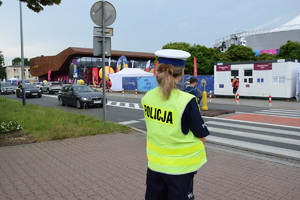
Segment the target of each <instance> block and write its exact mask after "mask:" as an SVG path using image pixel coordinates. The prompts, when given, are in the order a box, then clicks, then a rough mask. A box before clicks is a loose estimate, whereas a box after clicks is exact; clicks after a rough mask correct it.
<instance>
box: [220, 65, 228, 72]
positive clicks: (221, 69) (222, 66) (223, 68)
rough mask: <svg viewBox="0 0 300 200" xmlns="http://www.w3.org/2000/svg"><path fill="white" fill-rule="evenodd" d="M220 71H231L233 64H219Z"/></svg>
mask: <svg viewBox="0 0 300 200" xmlns="http://www.w3.org/2000/svg"><path fill="white" fill-rule="evenodd" d="M219 71H231V65H217V72H219Z"/></svg>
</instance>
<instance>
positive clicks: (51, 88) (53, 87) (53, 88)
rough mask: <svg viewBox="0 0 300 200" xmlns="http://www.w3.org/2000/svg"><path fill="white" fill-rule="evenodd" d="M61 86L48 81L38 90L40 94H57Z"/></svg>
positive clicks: (59, 83) (58, 83)
mask: <svg viewBox="0 0 300 200" xmlns="http://www.w3.org/2000/svg"><path fill="white" fill-rule="evenodd" d="M62 86H63V85H62V83H61V82H59V81H49V82H46V83H44V84H43V85H42V86H41V87H40V88H41V91H42V93H44V92H47V93H49V94H54V93H55V92H59V90H60V89H61V87H62Z"/></svg>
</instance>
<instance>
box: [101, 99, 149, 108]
mask: <svg viewBox="0 0 300 200" xmlns="http://www.w3.org/2000/svg"><path fill="white" fill-rule="evenodd" d="M106 105H107V106H115V107H122V108H130V109H137V110H143V108H142V105H141V104H140V103H128V102H118V101H108V102H107V104H106Z"/></svg>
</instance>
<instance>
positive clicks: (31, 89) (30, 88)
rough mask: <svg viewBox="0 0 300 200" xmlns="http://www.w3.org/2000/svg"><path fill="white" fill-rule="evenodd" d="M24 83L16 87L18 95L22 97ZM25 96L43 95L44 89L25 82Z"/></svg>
mask: <svg viewBox="0 0 300 200" xmlns="http://www.w3.org/2000/svg"><path fill="white" fill-rule="evenodd" d="M22 87H23V86H22V85H19V86H18V88H17V89H16V96H17V97H22ZM25 96H26V97H39V98H41V97H42V91H41V90H40V89H39V88H38V87H36V86H35V85H33V84H25Z"/></svg>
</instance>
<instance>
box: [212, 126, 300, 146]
mask: <svg viewBox="0 0 300 200" xmlns="http://www.w3.org/2000/svg"><path fill="white" fill-rule="evenodd" d="M208 130H209V131H211V132H217V133H221V134H225V135H234V136H239V137H246V138H253V139H258V140H266V141H272V142H279V143H285V144H292V145H300V140H295V139H289V138H283V137H276V136H270V135H262V134H256V133H247V132H245V131H234V130H227V129H224V128H214V127H208Z"/></svg>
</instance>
